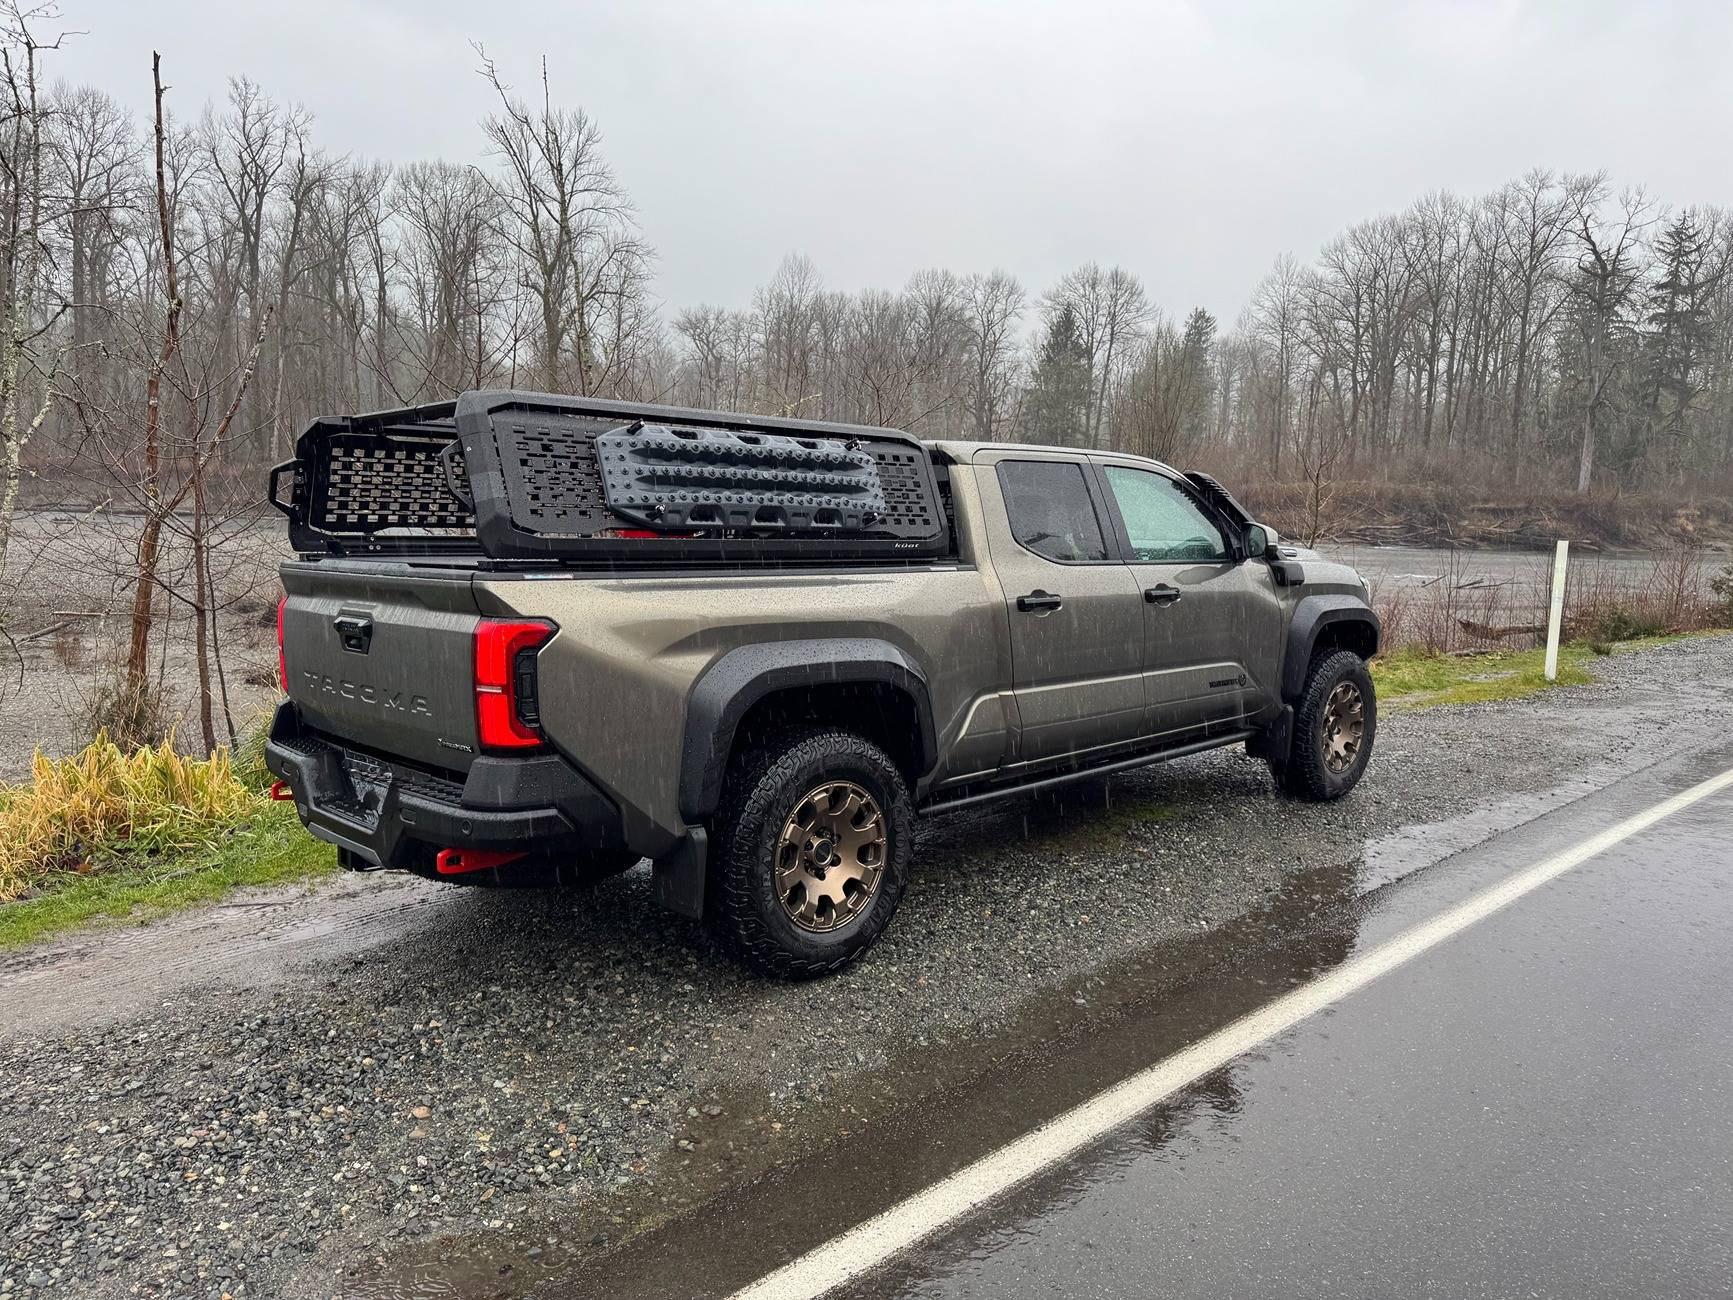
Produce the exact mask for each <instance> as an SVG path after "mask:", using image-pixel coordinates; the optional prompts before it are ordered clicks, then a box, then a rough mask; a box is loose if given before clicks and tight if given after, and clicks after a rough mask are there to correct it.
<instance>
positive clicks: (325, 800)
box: [266, 392, 1379, 978]
mask: <svg viewBox="0 0 1733 1300" xmlns="http://www.w3.org/2000/svg"><path fill="white" fill-rule="evenodd" d="M269 496H270V501H271V503H272V504H273V505H274V506H276V507H277V508H278V509H279V510H281V511H282V512H283V513H284V514H285V515H287V516H288V520H289V532H290V537H291V543H292V546H293V548H294V550H295V552H296V554H297V558H296V559H294V560H292V561H290V562H288V563H285V564H284V565H283V566H282V581H283V588H284V591H285V592H286V596H285V598H284V600H283V603H282V605H281V607H280V609H279V614H278V634H279V642H280V646H281V651H282V661H281V670H282V680H283V685H284V690H285V695H284V698H283V700H282V702H281V703H280V705H279V706H278V708H277V711H276V714H275V717H274V719H273V721H272V724H271V728H270V734H269V739H268V743H267V748H266V761H267V764H268V766H269V767H270V769H271V771H272V773H273V774H274V775H275V776H276V778H277V783H276V785H275V786H274V787H273V794H275V795H276V796H278V797H280V798H285V799H289V798H292V799H293V800H294V802H295V805H296V809H297V811H298V813H299V814H300V817H301V820H302V821H303V822H304V823H305V825H306V827H307V829H308V830H309V831H311V832H312V833H313V834H314V835H316V836H318V837H319V838H320V839H323V840H326V841H329V842H330V843H332V844H334V845H335V846H336V847H337V850H338V856H339V860H340V862H341V863H342V865H343V866H345V867H348V868H350V869H353V870H359V871H370V870H378V869H396V870H408V871H413V872H418V873H421V874H424V875H426V876H429V877H432V878H435V879H442V880H450V881H453V882H460V883H471V884H495V885H501V884H506V885H509V884H519V885H553V884H561V883H568V882H580V881H584V880H592V879H596V878H598V877H602V876H606V875H610V874H613V873H615V872H619V871H624V870H625V869H627V868H628V867H630V866H632V865H634V864H635V863H638V862H639V861H641V860H643V859H646V858H647V859H649V860H650V862H651V863H652V864H653V867H652V870H653V884H654V889H655V892H656V895H657V897H658V899H659V901H660V902H661V903H663V904H664V905H665V906H667V907H668V908H670V909H672V910H673V911H675V912H677V913H681V914H684V915H687V916H691V917H703V918H707V919H708V920H709V921H711V922H712V923H713V924H714V926H715V927H716V929H717V931H718V932H719V933H720V935H721V936H722V937H723V939H724V940H725V941H726V943H727V944H728V945H729V946H730V947H731V948H732V949H733V951H735V952H736V953H737V954H738V955H739V956H740V957H741V958H742V959H744V960H745V961H746V962H748V963H749V964H751V965H752V966H754V967H756V968H758V969H760V970H762V971H764V972H767V973H770V974H773V975H778V976H782V977H790V978H798V977H807V976H814V975H819V974H823V973H824V972H827V971H832V970H836V969H838V968H840V967H842V966H843V965H845V964H846V963H848V962H850V961H852V960H853V959H854V958H856V957H858V956H859V955H860V954H861V953H862V952H864V951H865V950H866V949H867V948H868V947H869V946H870V945H871V944H872V943H873V942H874V941H875V940H876V939H877V938H878V937H879V936H880V934H882V933H883V931H884V929H885V926H886V925H887V924H888V923H889V922H890V919H891V916H892V914H893V913H894V912H895V910H896V907H897V903H898V901H899V899H900V898H901V896H902V893H903V889H904V885H905V883H906V881H907V878H908V873H909V871H910V863H911V855H912V853H913V850H914V842H915V841H914V837H915V826H916V820H917V817H920V816H925V815H928V814H935V813H942V812H944V811H946V810H948V809H956V808H962V807H967V806H970V805H974V804H978V803H981V802H983V801H985V800H991V799H1003V798H1006V797H1009V796H1013V795H1018V794H1023V793H1026V792H1029V791H1038V790H1043V789H1046V788H1048V787H1052V786H1055V785H1058V784H1060V783H1062V782H1067V781H1074V780H1078V779H1080V778H1086V777H1091V776H1095V775H1099V774H1103V773H1111V772H1116V771H1120V770H1123V769H1126V768H1130V767H1134V766H1138V765H1141V764H1147V763H1154V762H1160V761H1162V760H1165V759H1170V758H1176V757H1179V756H1182V755H1186V754H1195V753H1198V752H1200V751H1202V750H1207V749H1213V748H1217V747H1220V746H1226V745H1244V746H1245V747H1246V749H1247V750H1248V751H1249V752H1250V753H1251V754H1253V755H1255V756H1258V757H1261V758H1262V759H1263V760H1264V761H1265V762H1267V763H1268V764H1269V767H1270V770H1271V772H1272V773H1273V775H1274V778H1275V781H1276V784H1277V785H1278V786H1279V787H1280V789H1281V790H1283V791H1285V792H1287V793H1288V794H1290V795H1292V796H1295V797H1298V798H1301V799H1313V800H1322V799H1335V798H1339V797H1340V796H1342V795H1344V794H1346V793H1347V792H1348V791H1349V790H1350V789H1352V788H1353V786H1354V784H1355V783H1356V782H1357V781H1358V780H1359V779H1360V777H1361V774H1362V773H1363V772H1364V771H1365V770H1366V765H1367V762H1368V761H1369V759H1370V757H1371V753H1372V743H1373V738H1374V734H1375V729H1376V722H1377V705H1376V701H1375V698H1374V694H1373V687H1372V679H1371V677H1370V676H1369V674H1368V672H1367V661H1368V660H1369V659H1370V658H1371V657H1372V656H1373V655H1374V654H1375V653H1376V652H1377V650H1378V643H1379V624H1378V619H1377V616H1376V615H1375V614H1374V613H1373V611H1372V610H1371V608H1370V607H1369V605H1368V602H1367V595H1368V593H1367V589H1366V586H1365V584H1364V583H1363V582H1362V581H1361V579H1360V577H1359V576H1358V575H1357V574H1356V573H1355V572H1354V571H1353V570H1352V569H1350V568H1348V567H1346V566H1344V565H1341V564H1336V563H1331V562H1329V561H1328V560H1325V559H1323V558H1322V557H1320V556H1318V555H1316V554H1314V553H1312V552H1309V551H1303V550H1300V549H1297V548H1294V547H1291V546H1287V545H1284V544H1282V543H1281V542H1280V540H1279V539H1278V538H1277V537H1276V536H1275V534H1274V533H1273V532H1272V531H1271V530H1270V529H1269V528H1267V527H1265V526H1263V525H1261V524H1259V523H1257V522H1256V521H1254V520H1253V519H1251V518H1250V517H1249V516H1248V515H1247V513H1246V512H1245V511H1244V510H1243V509H1242V508H1241V507H1240V506H1239V504H1238V503H1237V502H1236V501H1235V500H1234V498H1233V497H1232V496H1231V495H1230V494H1229V493H1228V492H1227V491H1225V490H1224V489H1223V488H1222V487H1221V486H1220V485H1219V484H1218V483H1216V482H1215V481H1214V480H1213V479H1211V478H1209V477H1207V476H1205V475H1203V474H1195V473H1193V474H1184V473H1179V472H1177V471H1175V470H1173V469H1170V468H1168V467H1167V466H1166V465H1162V464H1158V463H1156V462H1155V461H1152V460H1147V459H1144V458H1141V457H1138V456H1131V455H1125V454H1121V453H1118V452H1106V451H1089V450H1079V449H1075V448H1064V447H1041V446H1031V445H1022V444H1014V445H1012V444H1007V445H999V444H986V443H977V442H961V441H958V442H950V441H931V442H927V441H919V440H917V439H915V438H912V437H910V436H909V435H907V434H904V433H901V432H898V431H896V430H891V429H881V428H868V427H857V426H851V425H838V424H824V423H815V422H810V421H802V420H786V419H769V418H761V417H757V416H742V415H731V414H726V413H720V412H711V411H694V410H683V409H675V408H668V407H656V406H646V405H638V404H627V403H619V402H611V401H603V400H598V399H591V398H574V397H561V396H552V395H546V394H536V393H520V392H469V393H465V394H463V395H462V396H460V397H458V398H457V399H456V400H455V401H451V402H444V403H439V404H436V405H431V406H424V407H420V408H417V409H413V410H403V411H390V412H383V413H378V414H370V415H360V416H346V417H339V418H332V419H324V420H319V421H317V422H315V423H314V424H313V425H312V426H311V427H310V428H309V429H308V430H307V432H306V433H305V434H304V435H302V437H301V438H300V440H299V441H298V443H297V445H296V456H295V458H294V459H293V460H291V461H288V462H286V463H285V464H283V465H279V466H277V467H276V469H275V470H273V471H272V476H271V486H270V493H269Z"/></svg>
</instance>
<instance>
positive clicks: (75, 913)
mask: <svg viewBox="0 0 1733 1300" xmlns="http://www.w3.org/2000/svg"><path fill="white" fill-rule="evenodd" d="M102 857H103V859H106V860H99V861H98V862H97V863H95V864H93V865H94V866H95V867H96V868H97V869H95V870H92V871H90V872H78V871H56V872H53V873H51V874H49V875H48V876H47V877H45V878H44V879H43V880H42V881H41V883H40V884H39V885H38V886H37V888H36V889H35V890H34V891H33V892H32V893H31V894H30V895H29V896H28V897H25V898H20V899H18V900H16V901H15V902H10V903H0V948H18V947H22V946H24V945H26V944H31V943H37V942H40V941H41V940H43V939H46V938H49V937H51V936H53V935H55V934H59V933H61V932H63V931H66V930H70V929H73V928H75V927H79V926H84V925H88V924H90V923H92V922H107V923H109V924H139V923H142V922H144V921H149V920H151V919H153V918H155V917H159V916H163V915H165V914H167V913H169V912H175V911H179V910H181V909H182V908H187V907H192V906H195V905H197V904H200V903H209V902H214V901H215V900H217V899H219V898H221V897H222V896H223V895H225V894H227V893H228V892H230V891H231V890H233V889H236V888H239V887H240V886H242V885H281V884H289V883H293V882H296V881H302V880H308V879H311V878H313V877H316V876H322V875H326V874H328V873H330V872H333V871H335V870H336V867H337V861H336V855H335V853H334V852H333V850H332V849H331V848H330V846H329V845H326V844H322V843H320V842H319V841H318V840H315V839H314V838H313V837H312V836H310V835H308V834H307V832H306V831H304V830H303V829H302V828H301V823H300V822H299V821H297V820H296V818H295V807H294V805H293V804H290V803H269V802H266V801H264V800H259V801H258V811H257V812H256V813H254V814H253V815H252V816H250V817H249V818H248V820H247V821H246V822H245V823H244V824H243V825H241V826H240V827H239V828H238V829H236V830H235V831H234V833H233V834H232V835H230V836H228V837H227V838H226V839H225V840H224V841H223V842H222V843H221V844H219V845H217V846H215V847H212V848H206V849H195V850H190V851H181V852H171V853H163V854H151V853H143V852H138V851H129V850H125V849H121V850H117V851H115V852H113V853H110V854H104V855H102Z"/></svg>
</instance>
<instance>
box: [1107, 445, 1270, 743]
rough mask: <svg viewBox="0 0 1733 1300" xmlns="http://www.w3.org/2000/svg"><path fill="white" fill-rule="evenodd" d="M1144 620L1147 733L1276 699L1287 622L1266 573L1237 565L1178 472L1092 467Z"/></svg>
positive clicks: (1223, 720) (1232, 715)
mask: <svg viewBox="0 0 1733 1300" xmlns="http://www.w3.org/2000/svg"><path fill="white" fill-rule="evenodd" d="M1097 467H1098V470H1099V473H1100V477H1101V484H1102V488H1103V495H1104V496H1105V498H1106V500H1107V502H1108V505H1109V509H1110V514H1111V516H1112V519H1113V523H1114V526H1115V528H1116V529H1117V530H1118V531H1119V535H1120V544H1121V546H1122V547H1123V548H1124V550H1125V554H1126V556H1127V558H1128V560H1129V561H1130V564H1129V569H1130V572H1131V574H1132V576H1133V578H1134V580H1135V586H1136V587H1137V591H1138V599H1139V602H1140V607H1141V609H1142V611H1143V613H1142V617H1143V621H1144V641H1143V645H1144V662H1143V673H1144V680H1145V682H1146V684H1147V691H1146V694H1147V698H1148V706H1149V707H1148V715H1147V717H1146V720H1145V724H1144V725H1145V730H1146V731H1147V732H1149V733H1150V734H1152V735H1160V734H1165V733H1171V732H1176V731H1183V730H1187V729H1190V728H1194V727H1201V726H1206V725H1210V724H1228V723H1233V722H1236V721H1238V720H1239V719H1240V718H1242V717H1244V716H1245V715H1247V714H1249V713H1255V712H1256V711H1257V710H1258V709H1260V708H1261V707H1263V705H1264V704H1266V703H1267V702H1269V701H1270V700H1273V699H1274V698H1275V697H1276V695H1277V694H1278V691H1279V687H1280V682H1279V681H1277V680H1276V678H1277V674H1278V672H1279V670H1280V656H1281V642H1282V629H1283V626H1284V619H1283V613H1282V605H1281V600H1280V597H1279V596H1278V595H1277V592H1276V588H1275V583H1274V579H1272V577H1271V576H1270V570H1269V566H1268V565H1266V564H1261V563H1236V562H1235V560H1234V558H1233V552H1232V550H1231V549H1230V547H1229V545H1228V539H1227V537H1226V536H1225V535H1224V534H1223V532H1222V529H1221V525H1220V524H1219V523H1218V522H1217V521H1216V519H1215V517H1214V516H1213V515H1212V514H1210V513H1209V512H1208V511H1207V510H1206V509H1205V507H1204V505H1203V503H1202V502H1200V501H1199V500H1198V499H1197V497H1196V495H1195V494H1194V493H1193V492H1192V490H1191V489H1190V487H1189V486H1188V485H1187V484H1186V483H1185V482H1184V480H1182V479H1180V478H1179V477H1178V476H1176V475H1168V474H1164V473H1161V472H1158V471H1157V470H1155V469H1154V468H1152V467H1150V466H1149V465H1147V464H1138V463H1136V462H1132V461H1125V460H1116V459H1114V458H1111V457H1105V458H1101V459H1100V460H1098V462H1097Z"/></svg>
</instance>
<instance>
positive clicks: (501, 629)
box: [475, 618, 554, 750]
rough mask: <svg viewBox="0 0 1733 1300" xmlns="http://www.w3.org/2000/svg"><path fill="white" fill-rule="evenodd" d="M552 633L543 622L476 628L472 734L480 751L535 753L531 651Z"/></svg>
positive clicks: (494, 621) (495, 622)
mask: <svg viewBox="0 0 1733 1300" xmlns="http://www.w3.org/2000/svg"><path fill="white" fill-rule="evenodd" d="M553 634H554V625H553V624H552V623H545V622H539V621H536V622H530V621H524V622H517V621H513V620H509V619H500V618H484V619H482V620H481V622H479V623H477V624H476V625H475V729H476V738H477V739H478V740H479V741H480V742H481V747H482V748H483V749H494V750H498V749H538V748H540V747H541V745H542V743H543V741H542V735H541V732H540V731H539V730H538V729H537V723H538V722H539V721H540V717H541V714H540V711H539V708H538V705H537V699H536V651H537V650H539V649H540V648H541V647H542V646H543V645H544V644H545V643H546V642H547V640H548V639H549V638H550V637H552V636H553Z"/></svg>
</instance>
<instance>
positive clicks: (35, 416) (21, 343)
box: [0, 0, 62, 572]
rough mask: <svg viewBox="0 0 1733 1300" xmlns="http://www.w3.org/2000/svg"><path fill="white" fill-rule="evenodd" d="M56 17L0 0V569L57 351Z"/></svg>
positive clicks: (50, 10)
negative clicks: (44, 351) (49, 120)
mask: <svg viewBox="0 0 1733 1300" xmlns="http://www.w3.org/2000/svg"><path fill="white" fill-rule="evenodd" d="M58 17H59V11H58V9H57V8H56V7H55V6H54V5H52V4H42V5H35V6H31V7H28V8H27V7H24V6H22V5H20V4H18V3H17V0H7V3H5V4H4V5H0V40H3V41H4V42H5V44H4V46H3V47H0V77H3V78H4V82H3V84H0V94H3V95H4V96H5V103H4V106H3V110H0V111H3V112H4V119H3V120H0V173H3V176H0V179H3V182H4V192H3V194H0V205H3V206H0V282H3V289H0V293H3V294H4V297H0V311H3V312H4V315H5V321H4V324H3V325H0V572H3V571H4V570H5V567H6V553H7V549H8V545H9V543H10V540H11V537H12V519H13V516H14V514H15V513H16V512H17V509H18V487H19V482H20V480H21V478H22V466H23V457H24V447H25V444H26V443H27V442H29V441H30V438H31V436H32V435H33V434H34V433H35V432H36V431H37V430H38V429H40V428H41V427H42V422H43V420H45V419H46V418H47V416H48V408H49V402H50V396H51V391H52V389H51V382H50V381H51V378H52V376H53V374H54V372H55V370H56V369H58V366H59V360H60V357H61V355H62V354H61V352H60V351H59V350H58V349H55V348H52V347H51V348H50V349H49V350H48V355H47V357H46V358H44V357H43V356H41V355H40V354H39V341H40V340H41V339H42V338H43V336H44V334H45V333H46V331H47V330H48V328H49V326H50V325H51V324H52V323H53V322H54V321H56V320H58V318H59V316H60V311H61V309H60V307H54V308H50V307H49V304H48V302H47V301H46V298H47V282H46V276H45V275H44V262H45V260H46V241H45V237H44V236H45V227H46V225H47V224H48V222H49V221H50V220H51V219H52V218H51V217H50V214H49V213H48V212H47V211H46V207H45V202H44V194H43V162H44V155H45V153H46V152H47V146H46V143H45V141H44V117H45V109H44V105H43V102H42V95H41V89H40V81H41V75H42V70H41V62H42V56H43V54H44V53H45V52H47V51H49V50H56V49H59V48H60V38H59V37H55V38H54V39H53V40H45V39H43V38H41V37H38V36H37V35H36V32H35V30H34V25H35V24H39V23H43V22H53V21H54V20H55V19H57V18H58Z"/></svg>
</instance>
